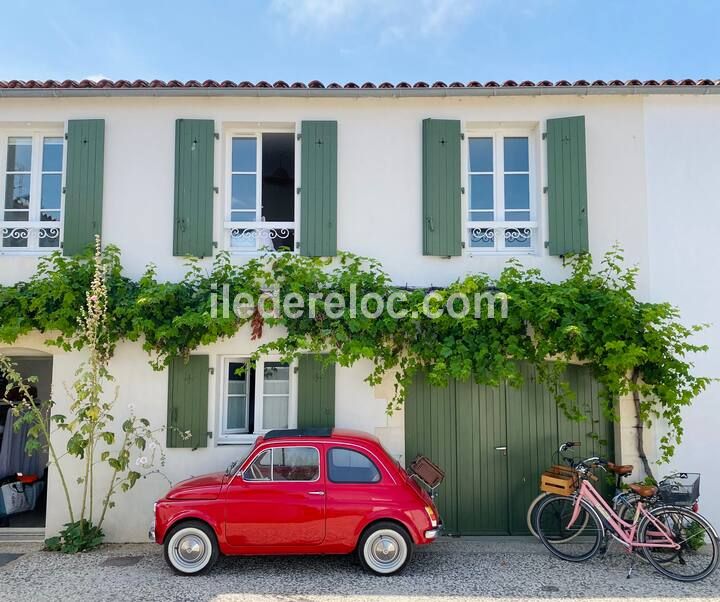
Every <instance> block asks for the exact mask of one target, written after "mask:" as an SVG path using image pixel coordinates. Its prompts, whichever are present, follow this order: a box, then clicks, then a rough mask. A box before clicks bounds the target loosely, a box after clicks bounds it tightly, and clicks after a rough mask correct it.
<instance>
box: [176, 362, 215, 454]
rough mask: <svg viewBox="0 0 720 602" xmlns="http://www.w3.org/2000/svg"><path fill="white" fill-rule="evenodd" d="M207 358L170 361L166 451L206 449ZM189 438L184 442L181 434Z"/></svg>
mask: <svg viewBox="0 0 720 602" xmlns="http://www.w3.org/2000/svg"><path fill="white" fill-rule="evenodd" d="M209 371H210V358H209V357H208V356H207V355H191V356H190V358H189V360H188V361H187V363H186V362H185V360H184V359H183V358H181V357H177V358H173V360H172V362H171V363H170V369H169V371H168V414H167V427H168V428H167V446H168V447H190V448H193V449H194V448H197V447H207V436H208V374H209ZM185 431H190V432H191V433H192V436H191V437H190V438H189V439H184V438H183V436H182V433H184V432H185Z"/></svg>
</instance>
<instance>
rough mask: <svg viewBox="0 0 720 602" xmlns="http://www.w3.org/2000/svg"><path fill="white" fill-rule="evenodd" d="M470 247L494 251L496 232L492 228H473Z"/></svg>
mask: <svg viewBox="0 0 720 602" xmlns="http://www.w3.org/2000/svg"><path fill="white" fill-rule="evenodd" d="M470 246H471V247H472V248H475V249H492V248H494V247H495V230H493V229H492V228H471V229H470Z"/></svg>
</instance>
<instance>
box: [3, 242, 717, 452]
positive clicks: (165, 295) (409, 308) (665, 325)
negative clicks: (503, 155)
mask: <svg viewBox="0 0 720 602" xmlns="http://www.w3.org/2000/svg"><path fill="white" fill-rule="evenodd" d="M102 261H103V262H104V264H105V266H106V268H105V271H106V275H107V276H106V281H107V288H108V314H109V324H108V338H109V340H108V345H109V347H110V348H111V349H112V348H113V346H114V345H115V344H116V343H117V342H118V341H120V340H122V339H127V340H131V341H138V342H140V343H141V344H142V346H143V348H144V349H145V351H146V352H148V354H149V356H150V361H151V363H152V365H153V366H154V367H155V368H156V369H162V368H163V367H164V365H166V364H167V362H168V361H169V360H170V358H172V357H175V356H187V355H188V354H189V353H190V352H191V351H192V350H193V349H195V348H197V347H198V346H200V345H208V344H211V343H213V342H215V341H218V340H220V339H223V338H227V337H231V336H233V335H234V334H236V333H237V332H238V331H239V330H240V328H242V327H244V326H245V325H248V326H249V327H250V328H251V333H252V336H253V337H256V338H258V337H260V336H261V335H262V333H263V328H264V327H272V326H282V327H284V334H283V335H282V336H279V337H277V338H269V337H268V340H264V341H263V344H262V345H261V346H260V347H259V349H258V351H257V352H256V354H255V358H257V357H259V356H260V355H262V354H264V353H268V352H273V353H278V354H280V355H281V356H282V357H283V358H284V359H285V360H291V359H293V358H295V357H296V356H297V355H299V354H300V353H303V352H308V351H310V352H323V353H326V354H327V355H326V356H325V357H326V361H328V362H337V363H338V364H340V365H342V366H350V365H352V364H354V363H356V362H357V361H359V360H369V361H370V362H372V365H373V368H372V370H371V372H370V374H369V375H368V377H367V380H368V382H369V383H371V384H377V383H379V382H380V381H381V380H382V378H383V377H384V376H385V375H386V374H387V373H389V372H391V373H394V374H395V383H396V389H395V398H394V399H393V400H392V402H391V408H390V409H392V407H394V406H395V405H396V404H399V403H402V401H403V400H404V398H405V395H406V391H407V386H408V384H409V382H410V380H411V379H412V376H413V374H414V373H415V372H416V371H418V370H423V371H426V372H427V374H428V376H429V379H430V381H431V382H432V383H434V384H436V385H443V384H446V383H447V382H448V381H449V379H461V380H462V379H468V378H474V379H475V380H476V381H477V382H478V383H481V384H486V385H497V384H499V383H500V382H501V381H504V380H507V381H509V382H510V383H511V384H515V385H518V384H519V383H520V381H521V376H520V371H519V368H518V362H519V361H526V362H530V363H531V364H533V365H534V366H535V367H536V370H537V372H538V374H539V376H540V378H541V379H542V380H543V381H544V382H546V383H547V384H548V386H549V387H550V388H551V390H553V391H554V392H555V395H556V398H557V401H558V403H559V404H560V405H561V407H562V408H563V409H564V411H565V412H566V413H567V414H568V415H570V416H572V417H575V418H576V419H582V416H581V413H580V412H579V410H578V409H577V408H576V406H575V405H574V403H573V402H574V400H573V397H572V393H571V392H570V390H569V388H568V386H567V384H566V383H565V382H564V380H563V372H564V369H565V367H566V365H567V362H568V361H570V360H573V361H581V362H587V363H589V364H590V365H591V366H592V370H593V372H594V376H595V378H596V379H597V380H598V382H599V383H600V385H601V387H600V390H601V396H602V399H601V401H602V404H603V407H604V411H605V413H606V414H607V416H608V417H609V418H611V419H613V420H617V419H618V415H617V410H618V408H617V399H618V398H619V397H620V396H623V395H628V394H634V396H635V398H636V399H637V400H638V401H637V405H638V408H639V412H640V418H641V420H642V421H643V422H644V423H645V424H650V423H651V422H652V421H654V420H657V419H662V420H663V422H664V423H665V424H667V425H668V429H667V431H666V434H665V435H664V436H663V437H662V439H661V441H660V448H661V450H660V451H661V456H662V459H663V460H667V459H669V458H670V457H671V456H672V454H673V453H674V449H675V445H676V444H677V443H678V442H679V441H680V440H681V438H682V434H683V428H682V422H681V412H682V409H683V408H684V407H685V406H688V405H689V404H690V403H691V402H692V400H693V399H694V398H695V397H696V396H697V395H698V394H699V393H700V392H701V391H703V390H704V389H705V388H706V387H707V385H708V384H709V382H710V379H709V378H707V377H704V376H697V375H695V374H694V373H693V364H692V362H691V361H690V360H689V359H688V355H691V354H693V353H698V352H702V351H705V350H706V349H707V348H706V346H705V345H701V344H697V343H696V342H694V341H695V335H696V334H697V333H698V332H699V331H701V330H702V329H703V328H704V326H702V325H701V326H685V325H683V324H682V322H681V321H680V316H679V314H678V311H677V309H676V308H674V307H673V306H671V305H670V304H668V303H646V302H642V301H640V300H638V299H637V298H636V296H635V292H636V277H637V268H635V267H630V268H627V267H625V266H624V264H623V257H622V254H621V251H620V250H619V249H617V248H616V249H613V250H611V251H610V252H608V253H607V254H606V255H605V256H604V257H603V258H602V259H601V261H600V262H599V264H598V265H595V264H594V263H593V260H592V258H591V257H590V256H589V255H580V256H576V257H574V258H571V259H570V260H569V270H568V276H567V277H566V278H565V279H564V280H562V281H560V282H550V281H548V280H546V279H545V278H544V277H543V276H542V274H541V272H540V271H539V270H537V269H528V268H524V267H523V266H522V265H521V264H520V263H519V262H518V261H516V260H512V259H511V260H509V261H508V263H507V265H506V267H505V268H504V269H503V271H502V272H501V274H500V275H499V277H497V278H491V277H490V276H489V275H487V274H474V275H470V276H468V277H466V278H463V279H461V280H458V281H456V282H454V283H452V284H450V285H449V286H447V287H444V288H440V289H437V290H434V291H433V296H432V300H431V302H430V304H431V305H436V306H446V305H447V303H448V300H452V299H453V298H454V297H453V296H454V295H456V294H458V293H461V294H464V295H466V296H472V295H474V294H475V293H481V292H483V291H492V292H493V293H495V294H496V296H501V295H503V296H506V299H507V306H508V313H507V317H506V318H504V319H503V318H500V317H499V316H498V315H497V314H496V316H495V318H488V317H483V318H480V319H478V318H477V317H476V315H475V313H473V312H469V313H468V314H467V315H465V316H463V317H459V318H456V317H451V316H450V315H449V314H448V313H447V312H445V313H444V315H442V316H440V317H437V318H431V317H429V316H428V315H426V312H424V311H422V310H423V308H424V307H425V306H424V304H427V303H428V301H427V297H426V295H427V293H428V291H427V290H425V289H409V290H408V289H399V288H398V287H396V286H394V285H393V284H392V281H391V279H390V277H389V276H388V275H387V274H386V273H385V272H383V270H382V267H381V266H380V264H379V263H378V262H377V261H375V260H373V259H368V258H363V257H358V256H356V255H351V254H341V255H339V257H338V258H336V259H335V260H332V261H331V260H327V259H318V258H307V257H301V256H298V255H295V254H291V253H279V254H271V255H267V256H264V257H259V258H252V259H249V260H248V261H246V262H245V263H243V264H241V265H234V264H233V262H232V261H231V258H230V256H229V255H228V254H226V253H220V254H218V256H217V257H216V258H215V260H214V263H213V264H212V267H211V268H210V269H209V270H205V269H203V268H202V267H201V266H200V265H199V264H198V263H197V262H194V261H191V262H190V263H189V265H188V273H187V274H186V276H185V278H183V280H182V281H180V282H163V281H160V280H159V279H158V276H157V271H156V269H155V267H154V266H150V267H149V268H148V269H147V271H146V273H145V274H144V275H143V276H142V277H141V278H140V279H138V280H137V281H133V280H130V279H129V278H127V277H125V276H124V275H123V273H122V267H121V262H120V254H119V251H118V249H117V248H115V247H112V246H108V247H107V248H105V249H104V251H103V257H102ZM92 272H93V265H92V257H91V256H90V255H87V256H81V257H76V258H66V257H63V256H61V255H60V254H53V255H50V256H48V257H44V258H42V259H41V260H40V261H39V266H38V269H37V271H36V273H35V274H34V275H33V276H32V277H31V278H30V279H29V280H28V281H27V282H19V283H17V284H15V285H12V286H4V287H2V286H0V342H4V343H13V342H14V341H15V340H17V338H18V337H19V336H21V335H23V334H26V333H28V332H31V331H34V330H37V331H40V332H46V333H51V337H52V338H51V339H50V340H49V341H48V342H49V344H53V345H58V346H61V347H62V348H65V349H71V348H81V347H82V346H83V345H84V344H85V341H84V340H83V337H82V333H81V332H79V331H78V327H77V316H78V314H79V312H80V308H81V306H82V304H83V303H84V300H85V294H86V292H87V290H88V288H89V285H90V281H91V278H92ZM273 288H276V289H277V291H278V294H279V298H280V299H284V298H286V297H287V295H289V294H290V293H294V294H296V295H298V296H300V297H302V298H309V297H310V296H311V295H312V294H315V295H317V296H321V299H319V300H318V301H317V303H316V304H315V307H314V311H310V309H309V308H308V307H305V308H304V309H303V310H302V311H299V312H296V315H295V317H288V316H287V315H286V314H285V313H283V312H280V313H277V314H267V313H263V314H260V313H259V312H258V311H257V310H255V311H254V312H245V313H236V312H234V311H229V312H226V311H223V309H225V308H223V307H218V304H220V305H222V301H219V299H220V297H221V292H223V291H225V294H226V296H227V298H229V299H230V300H232V299H234V298H236V297H237V296H238V295H248V296H249V297H251V298H253V299H258V298H259V297H260V295H261V294H262V293H263V292H264V291H267V290H269V289H273ZM318 293H320V295H318ZM331 293H332V298H334V299H335V300H337V299H339V298H341V299H343V301H344V302H345V309H344V311H342V312H341V313H340V314H339V315H338V313H337V312H335V313H334V315H333V312H332V311H331V309H332V308H331V307H329V306H328V305H326V303H327V301H326V300H327V299H330V298H331V296H330V294H331ZM368 293H370V294H372V295H375V296H377V297H376V298H379V299H382V300H387V299H388V298H389V297H390V296H391V295H393V294H397V293H402V296H401V298H400V299H399V300H398V302H397V303H396V306H397V308H400V309H402V310H406V315H405V316H404V317H402V318H399V319H398V318H393V317H391V316H390V315H388V314H387V312H383V313H382V314H380V315H379V316H378V317H377V318H370V317H368V316H366V315H364V314H363V313H362V312H359V311H353V304H352V300H353V295H355V298H356V299H360V298H361V297H363V296H364V295H366V294H368ZM231 302H232V301H231ZM330 315H333V317H332V319H331V318H330ZM548 358H552V359H553V361H551V362H548V361H546V360H547V359H548Z"/></svg>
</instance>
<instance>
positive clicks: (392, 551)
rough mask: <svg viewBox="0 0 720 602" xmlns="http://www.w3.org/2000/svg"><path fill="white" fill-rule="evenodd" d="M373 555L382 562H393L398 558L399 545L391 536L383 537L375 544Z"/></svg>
mask: <svg viewBox="0 0 720 602" xmlns="http://www.w3.org/2000/svg"><path fill="white" fill-rule="evenodd" d="M373 555H374V556H375V558H377V559H378V560H379V561H380V562H392V561H393V560H395V558H397V555H398V547H397V545H396V543H395V542H394V541H393V540H392V539H390V538H389V537H381V538H380V539H378V541H377V542H376V543H375V545H374V546H373Z"/></svg>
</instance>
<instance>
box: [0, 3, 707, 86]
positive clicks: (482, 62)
mask: <svg viewBox="0 0 720 602" xmlns="http://www.w3.org/2000/svg"><path fill="white" fill-rule="evenodd" d="M719 22H720V0H684V1H675V0H654V1H652V0H634V1H633V0H628V1H621V0H524V1H522V0H414V1H410V0H407V1H405V0H265V1H261V0H205V1H203V0H143V1H137V0H114V1H108V0H92V1H91V0H73V1H70V0H13V1H12V2H10V1H7V0H6V1H5V2H3V11H2V17H0V23H2V27H0V31H2V35H0V79H32V78H37V79H45V78H53V79H65V78H74V79H81V78H84V77H94V78H98V77H101V76H103V77H108V78H111V79H120V78H123V79H136V78H141V79H153V78H159V79H166V80H167V79H201V80H202V79H220V80H221V79H233V80H244V79H247V80H251V81H257V80H260V79H266V80H269V81H275V80H278V79H283V80H286V81H296V80H299V81H309V80H311V79H320V80H322V81H325V82H329V81H333V80H334V81H340V82H344V81H348V80H351V81H367V80H370V81H384V80H388V81H392V82H397V81H400V80H407V81H415V80H432V81H435V80H438V79H442V80H445V81H452V80H460V81H469V80H473V79H477V80H481V81H486V80H490V79H496V80H504V79H516V80H522V79H533V80H539V79H571V80H574V79H580V78H584V79H612V78H620V79H629V78H632V77H637V78H640V79H649V78H656V79H659V78H676V79H677V78H685V77H691V78H699V77H709V78H713V79H717V78H720V35H718V31H717V24H718V23H719Z"/></svg>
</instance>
